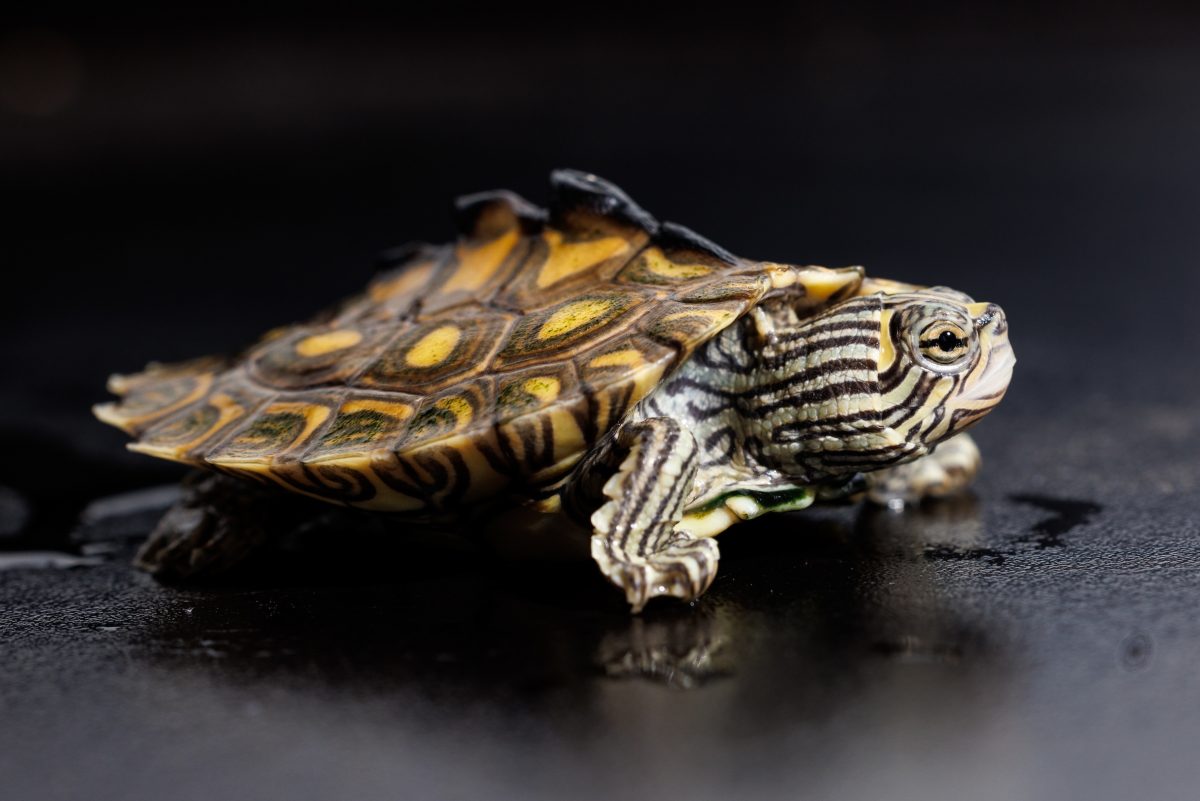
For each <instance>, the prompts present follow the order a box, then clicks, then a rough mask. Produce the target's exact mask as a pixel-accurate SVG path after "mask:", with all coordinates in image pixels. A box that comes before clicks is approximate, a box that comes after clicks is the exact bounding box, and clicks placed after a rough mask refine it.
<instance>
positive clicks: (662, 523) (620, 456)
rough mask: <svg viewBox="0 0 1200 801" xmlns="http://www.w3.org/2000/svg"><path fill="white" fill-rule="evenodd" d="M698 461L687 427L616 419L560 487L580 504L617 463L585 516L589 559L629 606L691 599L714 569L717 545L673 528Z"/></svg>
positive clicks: (571, 502) (576, 505)
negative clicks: (660, 599)
mask: <svg viewBox="0 0 1200 801" xmlns="http://www.w3.org/2000/svg"><path fill="white" fill-rule="evenodd" d="M699 461H700V460H699V449H698V447H697V445H696V440H695V438H693V437H692V434H691V433H690V432H689V431H687V430H685V429H684V428H683V427H682V426H681V425H680V424H679V422H678V421H677V420H674V419H672V418H669V417H652V418H649V419H646V420H641V421H639V422H636V423H629V424H623V425H621V426H620V427H619V428H618V429H617V430H616V431H615V432H614V434H612V435H610V436H609V437H607V438H606V439H605V440H604V442H603V443H601V444H600V445H599V446H598V448H597V450H596V451H595V452H594V453H593V454H592V455H591V456H590V457H589V458H588V459H587V460H586V461H585V462H584V463H583V464H582V465H581V466H580V469H579V470H578V471H577V472H576V474H575V476H574V477H573V480H572V482H571V485H570V486H568V488H567V489H566V496H567V497H566V501H567V503H568V508H571V507H574V508H576V509H579V508H580V505H581V504H587V501H588V496H592V497H593V498H595V493H594V490H595V487H596V485H597V484H598V483H599V481H600V480H601V479H603V478H604V476H605V475H607V473H608V471H610V470H612V468H613V466H614V465H617V464H618V463H619V466H618V467H617V468H616V472H615V473H612V474H611V475H609V476H608V477H607V480H605V481H604V483H603V486H602V487H601V489H600V493H599V495H600V496H601V497H600V498H596V499H595V500H599V501H603V502H602V503H601V505H600V506H599V508H596V509H595V511H594V512H593V513H592V514H591V518H590V519H591V524H592V528H593V534H592V558H593V559H595V560H596V563H597V564H598V565H599V566H600V570H601V571H603V573H604V575H605V576H607V577H608V579H609V581H611V582H612V583H613V584H615V585H617V586H618V587H620V588H621V589H622V590H624V591H625V598H626V599H627V600H628V601H629V603H630V605H631V606H632V607H633V611H634V612H640V611H641V610H642V608H643V607H644V606H645V605H646V603H647V602H648V601H649V600H650V599H651V598H656V597H659V596H673V597H675V598H679V599H681V600H685V601H687V600H691V599H693V598H695V597H696V596H698V595H700V594H701V593H702V592H704V591H705V590H706V589H708V585H709V584H711V583H712V580H713V577H714V576H715V575H716V573H717V559H718V558H719V555H720V552H719V551H718V549H717V543H716V542H715V541H714V540H711V539H698V538H696V537H693V536H692V535H690V534H689V533H687V532H686V531H684V530H676V528H675V526H676V524H677V523H679V521H680V519H681V517H682V516H683V508H684V502H685V501H686V500H687V497H688V494H689V492H690V490H691V487H692V480H693V479H694V478H695V476H696V469H697V467H698V465H699ZM593 503H594V501H593ZM592 508H595V507H594V506H593V507H592Z"/></svg>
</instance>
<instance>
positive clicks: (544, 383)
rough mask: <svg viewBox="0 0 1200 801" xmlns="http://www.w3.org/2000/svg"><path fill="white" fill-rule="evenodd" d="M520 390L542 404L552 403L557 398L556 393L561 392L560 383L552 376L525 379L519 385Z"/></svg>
mask: <svg viewBox="0 0 1200 801" xmlns="http://www.w3.org/2000/svg"><path fill="white" fill-rule="evenodd" d="M521 389H523V390H525V392H527V393H529V394H530V395H532V396H533V397H535V398H537V399H538V400H539V401H541V402H542V403H552V402H554V401H555V400H556V399H557V398H558V393H559V392H561V391H562V382H561V381H559V380H558V379H557V378H555V377H554V376H552V375H547V376H538V377H536V378H528V379H526V380H525V382H524V383H523V384H521Z"/></svg>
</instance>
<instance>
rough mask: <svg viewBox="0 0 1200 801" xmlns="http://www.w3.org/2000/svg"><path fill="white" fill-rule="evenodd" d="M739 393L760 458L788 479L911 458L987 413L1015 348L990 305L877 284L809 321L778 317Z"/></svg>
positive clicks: (1003, 385) (812, 478)
mask: <svg viewBox="0 0 1200 801" xmlns="http://www.w3.org/2000/svg"><path fill="white" fill-rule="evenodd" d="M780 320H781V322H780V323H779V324H778V326H777V333H775V334H774V335H773V336H771V337H767V338H765V340H764V343H765V344H764V345H763V346H762V350H761V352H760V354H759V360H760V364H761V366H762V367H763V368H764V369H763V373H762V375H763V377H762V379H761V383H760V384H759V385H758V386H756V387H755V388H754V389H753V390H752V391H751V392H750V393H747V394H748V396H749V398H750V400H749V401H747V402H744V403H743V405H744V406H745V412H746V414H747V417H748V420H749V421H750V423H749V425H750V426H754V425H760V424H759V423H757V421H759V420H764V419H765V420H770V421H771V424H770V431H769V433H768V434H766V435H765V436H764V435H763V434H761V433H759V432H758V431H753V430H752V431H751V433H752V434H753V436H754V437H755V438H756V440H757V443H761V445H757V447H756V454H757V455H758V456H759V457H760V458H761V459H762V460H763V461H764V463H765V464H766V465H767V466H769V467H771V468H773V469H776V470H779V471H780V472H783V473H785V474H787V475H789V476H792V477H793V478H795V479H796V480H798V481H803V482H816V481H825V480H829V479H838V478H844V477H846V476H849V475H853V474H855V473H863V472H870V471H873V470H878V469H881V468H885V467H891V466H893V465H897V464H902V463H904V462H908V461H912V460H913V459H916V458H918V457H920V456H924V455H925V454H926V453H928V452H929V451H930V450H931V449H932V448H933V447H934V446H935V445H937V444H938V443H939V442H941V441H942V440H944V439H946V438H948V437H950V436H953V435H954V434H956V433H958V432H959V431H962V430H963V429H965V428H967V427H968V426H970V425H971V424H972V423H974V422H976V421H978V420H979V419H980V418H982V417H983V416H984V415H986V414H987V413H988V412H989V411H991V409H992V408H993V407H995V405H996V404H997V403H999V402H1000V399H1001V398H1003V397H1004V392H1005V390H1006V389H1007V388H1008V382H1009V379H1010V378H1011V377H1012V369H1013V363H1014V361H1015V360H1014V358H1013V354H1012V348H1011V347H1009V344H1008V323H1007V322H1006V320H1005V318H1004V312H1002V311H1001V310H1000V307H999V306H996V305H994V304H991V303H976V302H975V301H974V300H972V299H971V298H969V297H967V296H966V295H963V294H962V293H960V292H955V291H954V290H950V289H943V288H940V287H936V288H933V289H918V290H911V289H908V288H907V287H905V288H904V289H902V290H894V291H891V292H879V293H876V294H872V295H865V296H860V297H856V298H851V299H849V300H845V301H842V302H841V303H838V304H836V305H834V306H832V307H830V308H829V309H828V310H826V311H825V312H823V313H821V314H819V315H817V316H816V317H813V318H811V319H809V320H802V321H798V322H797V323H789V322H788V321H786V320H784V319H783V318H782V317H781V318H780Z"/></svg>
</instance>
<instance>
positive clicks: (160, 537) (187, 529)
mask: <svg viewBox="0 0 1200 801" xmlns="http://www.w3.org/2000/svg"><path fill="white" fill-rule="evenodd" d="M283 500H286V499H280V498H276V497H275V494H274V493H271V492H269V491H267V490H264V489H261V488H259V487H255V486H253V485H251V484H248V483H247V482H244V481H238V480H237V479H234V478H230V477H229V476H223V475H220V474H216V473H204V472H197V473H193V474H191V475H189V476H188V477H187V478H185V479H184V482H183V497H182V498H180V499H179V501H178V502H177V503H176V504H175V505H174V506H173V507H171V508H170V509H169V510H167V513H166V514H165V515H163V517H162V519H161V520H159V522H158V525H157V526H155V528H154V531H153V532H151V534H150V537H149V538H148V539H147V540H146V542H145V543H143V544H142V547H141V548H140V549H138V552H137V555H136V556H135V557H134V560H133V563H134V565H135V566H136V567H138V568H141V569H142V570H145V571H146V572H148V573H150V574H151V575H153V576H154V577H155V578H158V579H162V580H166V581H187V580H195V579H205V578H212V577H215V576H219V575H221V574H223V573H227V572H229V571H230V570H231V569H233V568H234V567H236V566H237V565H239V564H241V563H243V562H244V561H245V560H246V558H247V557H249V556H250V555H251V554H253V553H254V552H255V551H257V550H258V549H259V548H260V547H261V546H262V545H263V544H264V543H265V542H266V541H267V540H268V539H269V535H270V533H271V532H272V531H273V530H275V529H277V528H278V526H279V523H280V522H282V521H281V519H280V517H279V516H278V515H276V514H274V513H276V512H277V511H278V506H279V502H280V501H283ZM285 517H286V515H285Z"/></svg>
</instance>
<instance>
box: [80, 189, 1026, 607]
mask: <svg viewBox="0 0 1200 801" xmlns="http://www.w3.org/2000/svg"><path fill="white" fill-rule="evenodd" d="M454 217H455V220H456V223H457V229H458V232H459V233H458V237H457V240H456V241H454V242H451V243H448V244H443V245H429V244H412V245H408V246H405V247H402V248H398V249H396V250H394V251H390V252H387V253H385V254H384V255H383V256H382V257H381V264H380V266H379V269H378V271H377V273H376V274H375V276H374V278H373V279H372V280H370V282H369V283H368V285H367V287H366V289H365V291H364V292H363V293H362V294H359V295H357V296H354V297H352V298H350V299H348V300H345V301H343V302H341V303H339V304H336V305H335V306H333V307H332V308H331V309H329V310H327V311H325V312H323V313H321V314H319V315H317V316H316V317H314V318H312V319H310V320H308V321H307V322H304V323H300V324H295V325H289V326H285V327H282V328H276V329H274V330H271V331H270V332H268V333H267V334H265V335H264V336H263V337H262V338H261V339H260V340H259V341H258V342H256V343H255V344H253V345H251V346H250V347H249V348H247V349H246V350H244V351H243V352H242V353H240V354H238V355H235V356H231V357H218V356H210V357H204V358H199V359H195V360H192V361H187V362H182V363H174V364H157V363H152V364H150V365H149V366H147V367H146V368H145V369H144V370H143V371H142V372H139V373H136V374H132V375H114V376H113V377H112V378H111V379H110V380H109V384H108V386H109V389H110V391H111V392H113V393H114V394H116V395H118V396H120V397H119V400H118V401H116V402H111V403H107V404H102V405H98V406H96V407H95V408H94V412H95V414H96V416H97V417H99V419H100V420H102V421H104V422H106V423H110V424H112V425H115V426H117V427H119V428H121V429H123V430H124V431H125V432H127V433H128V434H129V435H131V436H132V437H133V438H134V441H133V442H131V443H129V444H128V447H129V448H130V449H131V450H133V451H136V452H138V453H142V454H148V455H150V456H154V457H159V458H162V459H169V460H173V461H175V462H181V463H183V464H186V465H191V466H194V467H199V468H204V469H206V470H208V471H216V473H218V474H221V475H223V476H226V477H230V478H224V479H222V480H220V481H218V482H217V483H216V484H215V485H212V484H209V485H205V486H209V487H210V489H211V487H212V486H216V487H218V488H219V491H206V492H207V494H206V495H205V498H204V503H203V504H201V503H198V502H196V501H195V499H192V501H191V502H190V503H189V501H188V498H187V497H186V496H185V497H184V499H183V501H181V503H182V504H183V506H182V507H180V508H177V509H174V510H171V512H168V514H167V515H166V517H165V518H164V519H163V522H162V523H161V524H160V525H159V526H158V528H157V529H156V530H155V532H154V534H153V535H152V537H151V540H150V542H148V543H147V545H146V546H144V547H143V549H142V551H141V553H140V555H139V562H140V564H141V566H142V567H144V568H147V569H149V570H151V571H152V572H155V573H157V574H169V573H171V572H172V571H175V572H176V573H180V574H185V573H188V572H195V571H196V570H197V569H198V567H203V566H205V565H208V564H210V563H219V564H224V563H226V562H231V561H236V559H237V558H239V557H240V556H241V552H242V551H245V550H247V544H248V541H249V539H250V537H249V535H246V536H245V537H244V538H243V537H242V535H240V534H239V528H238V527H239V521H246V522H245V523H244V525H245V527H253V526H252V524H251V523H250V522H248V521H252V520H254V519H255V513H254V509H253V508H252V507H253V506H254V505H255V504H254V503H253V502H251V501H250V500H248V499H249V498H252V497H253V493H251V492H250V489H249V488H250V484H249V483H248V482H250V483H253V484H257V485H260V486H261V485H266V486H270V487H276V488H282V489H283V490H289V491H291V492H294V493H300V494H303V495H307V496H311V497H313V498H317V499H320V500H322V501H328V502H331V503H333V504H339V505H343V506H349V507H356V508H359V509H365V510H374V511H377V512H381V513H387V514H390V515H392V516H394V517H395V518H397V519H399V520H407V521H415V522H418V523H419V522H422V521H424V522H430V521H444V520H448V519H476V520H478V519H480V518H481V517H483V516H485V515H489V514H491V512H489V511H488V510H492V509H497V508H502V507H513V506H519V507H523V508H526V509H530V510H533V511H534V512H537V513H545V514H550V515H556V518H555V519H563V520H565V521H571V525H567V524H566V523H564V525H563V529H564V531H565V530H567V529H571V528H582V530H583V531H584V532H585V536H588V537H590V539H585V540H582V541H583V542H585V543H587V542H590V551H591V555H592V558H593V559H594V560H595V562H596V564H597V565H598V566H599V568H600V570H601V571H602V572H603V574H604V576H606V577H607V578H608V579H609V581H611V582H612V583H613V584H615V585H616V586H617V587H618V588H620V589H621V590H623V592H624V595H625V599H626V600H627V601H628V603H629V605H630V607H631V608H632V609H633V611H635V612H637V611H640V610H641V609H642V608H643V607H644V606H645V605H646V603H647V602H648V601H650V600H651V599H653V598H657V597H660V596H664V597H673V598H678V599H682V600H684V601H691V600H693V599H695V598H696V597H697V596H699V595H701V594H702V593H703V592H704V591H705V590H706V589H707V588H708V587H709V585H710V584H711V583H712V581H713V578H714V576H715V575H716V570H717V562H718V557H719V550H718V546H717V543H716V540H715V539H714V537H715V535H717V534H719V533H720V532H722V531H723V530H725V529H726V528H728V527H730V526H732V525H734V524H735V523H738V522H741V521H745V520H750V519H752V518H756V517H759V516H760V515H763V514H765V513H767V512H780V511H792V510H798V509H802V508H804V507H807V506H809V505H811V504H813V503H814V502H818V501H821V502H825V501H834V500H838V499H845V498H851V499H857V498H858V497H860V496H862V495H864V494H865V495H867V496H868V498H869V499H870V500H871V501H873V502H883V503H889V504H892V505H901V506H902V505H903V504H905V503H907V502H912V501H916V500H919V499H921V498H924V497H930V496H940V495H946V494H949V493H952V492H956V491H958V490H959V489H961V488H962V487H964V486H966V485H967V484H968V483H969V482H970V481H971V480H972V478H973V477H974V475H975V474H976V472H977V471H978V469H979V464H980V459H979V452H978V449H977V448H976V446H975V445H974V443H973V442H972V441H971V439H970V438H969V436H968V435H966V434H964V433H963V431H964V430H965V429H967V428H968V427H969V426H971V425H972V424H974V423H976V422H977V421H979V420H980V419H981V418H982V417H984V416H985V415H986V414H987V413H988V412H989V411H990V410H991V409H993V408H994V407H995V406H996V405H997V403H999V401H1000V400H1001V398H1003V396H1004V394H1005V391H1006V389H1007V387H1008V384H1009V381H1010V378H1011V375H1012V370H1013V364H1014V362H1015V359H1014V357H1013V352H1012V348H1011V346H1010V344H1009V341H1008V324H1007V321H1006V318H1005V315H1004V312H1003V311H1002V310H1001V309H1000V307H999V306H997V305H995V304H993V303H978V302H975V301H974V300H973V299H972V298H971V297H969V296H968V295H965V294H963V293H961V292H958V291H956V290H952V289H949V288H946V287H924V286H920V285H916V284H909V283H904V282H899V281H893V280H886V279H877V278H870V277H867V276H866V275H865V273H864V270H863V269H862V268H861V267H858V266H851V267H844V268H827V267H821V266H813V265H792V264H786V263H781V262H772V261H757V260H751V259H745V258H741V257H738V256H735V255H733V254H732V253H730V252H729V251H727V250H725V249H724V248H722V247H720V246H718V245H716V244H715V243H713V242H711V241H709V240H708V239H706V238H704V237H702V236H701V235H699V234H697V233H695V232H694V231H692V230H690V229H688V228H686V227H684V226H682V225H678V224H675V223H671V222H660V221H659V220H657V219H656V218H655V217H653V216H651V215H650V214H649V213H648V212H646V211H645V210H643V209H642V208H641V207H640V206H639V205H638V204H637V203H635V202H634V201H633V200H632V199H631V198H630V197H629V196H628V195H627V194H626V193H625V192H623V191H622V190H621V189H619V188H618V187H616V186H615V185H613V184H612V183H609V182H608V181H605V180H604V179H602V178H599V177H597V176H595V175H592V174H589V173H585V172H580V171H575V170H556V171H554V172H553V173H552V174H551V176H550V200H549V203H548V208H541V207H538V206H536V205H534V204H532V203H530V202H529V201H527V200H525V199H523V198H522V197H520V196H519V195H517V194H514V193H512V192H509V191H503V190H499V191H490V192H483V193H478V194H472V195H467V196H464V197H461V198H459V199H458V200H457V201H456V202H455V204H454ZM939 444H940V447H939ZM239 487H246V488H247V492H248V493H249V494H246V495H242V496H241V497H240V498H239V497H238V496H239V490H238V488H239ZM261 518H262V516H261V515H259V517H258V519H260V520H261ZM214 532H220V533H219V535H218V534H214ZM564 536H567V535H566V534H564Z"/></svg>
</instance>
